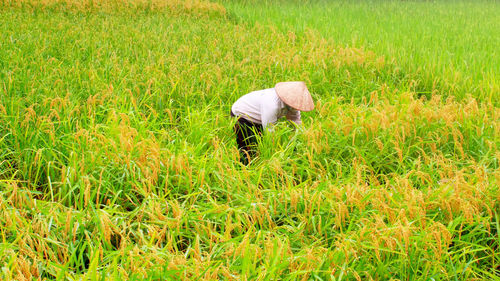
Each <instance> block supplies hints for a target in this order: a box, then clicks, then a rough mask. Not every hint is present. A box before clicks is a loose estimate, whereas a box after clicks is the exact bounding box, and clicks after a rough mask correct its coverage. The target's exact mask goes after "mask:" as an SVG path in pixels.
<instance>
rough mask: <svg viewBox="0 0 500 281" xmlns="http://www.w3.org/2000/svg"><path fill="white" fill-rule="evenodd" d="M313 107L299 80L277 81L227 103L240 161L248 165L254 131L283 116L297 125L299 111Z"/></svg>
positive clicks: (251, 156) (254, 150) (268, 128)
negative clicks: (268, 87) (270, 86)
mask: <svg viewBox="0 0 500 281" xmlns="http://www.w3.org/2000/svg"><path fill="white" fill-rule="evenodd" d="M313 109H314V102H313V99H312V97H311V94H310V93H309V90H308V89H307V86H306V84H305V83H304V82H302V81H291V82H280V83H277V84H276V85H275V86H274V88H270V89H265V90H260V91H253V92H250V93H248V94H246V95H244V96H242V97H240V98H239V99H238V100H237V101H236V102H235V103H234V104H233V105H232V107H231V116H232V117H235V118H237V120H236V123H235V125H234V131H235V133H236V142H237V144H238V150H239V151H240V162H241V163H243V164H244V165H248V164H249V163H250V161H251V160H252V159H253V158H254V157H255V155H256V145H257V135H261V134H262V131H263V130H264V129H266V130H268V131H272V128H271V127H272V124H274V123H275V122H276V121H277V120H278V119H280V118H281V117H284V116H286V118H287V119H288V120H289V121H292V122H294V123H295V124H297V125H300V124H301V123H302V121H301V119H300V112H301V111H311V110H313Z"/></svg>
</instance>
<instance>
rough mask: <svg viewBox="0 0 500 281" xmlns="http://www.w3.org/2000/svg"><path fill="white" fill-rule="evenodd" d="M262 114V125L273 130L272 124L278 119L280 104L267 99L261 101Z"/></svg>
mask: <svg viewBox="0 0 500 281" xmlns="http://www.w3.org/2000/svg"><path fill="white" fill-rule="evenodd" d="M260 114H261V121H262V127H264V129H267V130H268V131H272V124H274V123H275V122H276V121H277V120H278V106H277V104H276V103H275V102H273V101H272V100H266V101H263V102H262V103H261V106H260Z"/></svg>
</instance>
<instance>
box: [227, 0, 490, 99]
mask: <svg viewBox="0 0 500 281" xmlns="http://www.w3.org/2000/svg"><path fill="white" fill-rule="evenodd" d="M224 3H225V4H226V5H227V6H228V9H229V13H230V15H231V16H233V18H234V19H235V20H236V21H238V22H240V21H244V22H250V23H255V22H257V23H259V24H271V25H273V26H276V27H277V28H278V29H279V30H280V31H282V32H288V31H289V30H292V31H294V32H297V33H303V32H304V31H306V30H308V29H314V30H318V31H319V32H320V34H321V35H322V36H324V37H327V38H331V39H332V40H333V41H334V42H335V43H336V44H337V45H339V46H349V47H358V48H364V49H366V50H371V51H374V52H375V53H376V54H378V55H381V56H384V57H385V58H386V59H388V60H391V61H394V62H395V64H397V65H398V66H399V67H400V68H401V71H402V72H403V73H405V74H406V75H408V76H409V77H408V78H407V79H412V80H415V84H414V87H415V91H416V92H419V93H425V94H430V93H436V92H437V93H439V94H444V95H447V96H449V95H451V96H455V97H459V98H463V97H465V96H466V95H468V94H470V95H472V96H474V97H478V98H480V99H482V100H489V101H492V102H494V103H495V104H497V105H498V101H499V100H500V99H499V97H498V93H500V85H499V81H500V52H499V51H498V46H500V36H498V35H497V34H498V33H500V13H499V11H500V4H499V3H498V2H497V1H403V2H401V1H271V2H269V1H248V0H247V1H227V2H224Z"/></svg>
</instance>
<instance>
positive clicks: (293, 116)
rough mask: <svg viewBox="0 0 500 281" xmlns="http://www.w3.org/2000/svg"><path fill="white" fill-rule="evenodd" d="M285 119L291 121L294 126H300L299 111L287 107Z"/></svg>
mask: <svg viewBox="0 0 500 281" xmlns="http://www.w3.org/2000/svg"><path fill="white" fill-rule="evenodd" d="M286 119H287V120H289V121H292V122H293V123H295V124H296V125H300V124H302V120H300V111H299V110H296V109H294V108H291V107H289V109H288V113H287V114H286Z"/></svg>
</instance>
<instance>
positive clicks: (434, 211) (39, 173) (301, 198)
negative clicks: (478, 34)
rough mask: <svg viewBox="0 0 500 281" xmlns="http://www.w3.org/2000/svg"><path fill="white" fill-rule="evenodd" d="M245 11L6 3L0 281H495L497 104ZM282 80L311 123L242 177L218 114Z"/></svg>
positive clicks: (0, 42)
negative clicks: (303, 100) (305, 95)
mask: <svg viewBox="0 0 500 281" xmlns="http://www.w3.org/2000/svg"><path fill="white" fill-rule="evenodd" d="M280 3H281V2H280ZM323 4H324V5H327V4H325V3H323ZM224 5H225V6H224ZM276 5H278V4H276ZM289 5H297V4H296V3H294V2H290V3H289ZM332 5H337V4H336V3H334V4H332ZM367 5H368V4H367ZM391 5H394V6H392V7H393V8H394V9H397V7H398V6H397V5H396V4H394V3H393V4H391ZM450 5H451V4H450ZM225 7H228V8H225ZM276 7H277V6H271V7H270V9H276ZM296 7H300V5H299V6H296ZM325 7H326V8H325V9H328V6H325ZM403 7H404V5H403ZM228 9H230V10H228ZM240 9H241V10H237V8H236V6H234V5H230V4H228V3H225V2H223V3H212V2H208V1H189V0H187V1H180V0H175V1H174V0H172V1H156V0H130V1H122V0H113V1H112V0H95V1H72V0H64V1H62V0H46V1H41V0H40V1H38V0H4V1H2V2H0V222H1V223H0V239H1V241H0V268H1V270H0V279H2V280H33V279H34V280H87V279H88V280H122V279H127V280H179V279H182V280H200V279H201V280H214V279H221V280H254V279H259V280H276V279H279V280H391V279H392V280H430V279H434V280H488V279H489V280H494V279H498V278H499V274H500V272H499V266H500V256H499V255H498V252H499V250H498V249H499V241H500V240H499V237H498V232H499V225H500V213H499V211H498V210H499V207H500V206H499V199H500V191H499V188H498V185H499V184H500V183H499V181H500V170H499V162H498V161H499V160H498V159H499V157H500V152H499V150H498V144H499V143H500V139H499V135H500V134H499V133H500V122H499V120H500V110H499V109H498V100H496V96H497V95H498V92H497V90H498V88H495V87H496V86H494V87H490V88H488V87H483V90H484V92H481V94H477V93H476V92H471V94H469V95H466V94H463V95H462V94H457V95H456V96H455V95H454V94H453V91H450V88H449V85H446V84H436V85H435V87H436V88H435V91H432V92H430V93H429V94H422V93H421V92H419V91H418V86H416V85H417V84H418V83H419V82H416V81H417V80H416V79H422V80H421V81H427V80H426V79H427V78H426V76H425V75H427V74H425V73H422V72H421V71H418V70H415V69H407V70H406V71H407V74H404V75H403V74H402V72H401V67H402V65H403V64H402V63H401V62H400V61H398V60H394V59H390V58H388V57H387V56H386V54H384V53H377V52H376V50H374V49H372V48H367V47H364V46H360V44H356V45H345V44H339V42H338V41H337V40H335V39H332V38H331V37H329V36H325V34H324V33H322V31H321V30H315V29H307V30H303V31H299V30H294V29H293V28H287V29H283V28H282V27H279V26H278V24H275V23H268V24H265V23H258V22H252V21H251V20H248V21H247V20H235V18H237V14H236V12H239V13H245V12H248V11H251V7H247V6H242V7H240ZM246 9H248V10H246ZM318 13H319V12H318ZM472 14H473V15H474V16H476V17H480V16H481V15H480V14H475V13H472ZM283 19H286V17H284V16H283ZM311 20H312V19H311ZM311 26H313V25H311ZM464 40H465V39H464ZM481 43H484V44H488V43H486V42H482V41H481ZM426 44H431V42H428V41H427V42H426ZM463 44H464V45H466V44H468V43H467V42H464V43H463ZM397 47H398V46H397V45H396V46H395V48H397ZM442 51H443V52H444V51H446V50H442ZM495 59H498V58H496V57H495ZM410 62H411V58H408V61H406V62H404V64H407V63H410ZM414 63H415V64H418V63H419V61H415V62H414ZM429 63H430V62H429ZM451 70H453V69H451ZM451 70H450V71H451ZM476 71H482V70H479V69H476ZM484 71H486V72H487V73H494V72H495V68H494V66H493V67H491V68H489V69H486V70H484ZM488 71H490V72H488ZM428 74H429V75H432V76H433V77H441V78H442V79H444V80H446V79H448V78H449V77H450V76H448V74H443V73H441V72H439V71H437V72H434V71H433V68H430V70H429V73H428ZM476 74H477V75H481V74H480V73H476ZM476 74H475V75H476ZM486 75H488V74H486ZM487 77H493V76H487ZM287 80H303V81H306V83H307V85H308V87H309V89H310V90H311V92H312V94H313V98H314V100H315V102H316V109H315V110H314V111H312V112H310V113H304V114H303V123H304V124H303V126H302V127H300V128H294V127H293V126H292V125H290V124H287V123H286V122H281V123H279V124H277V126H276V127H275V130H274V133H272V134H267V133H266V134H264V135H263V136H262V137H261V138H260V143H259V156H258V158H257V159H256V160H255V161H253V162H252V164H251V165H249V166H244V165H241V164H240V162H239V159H238V157H239V153H238V151H237V148H236V143H235V137H234V135H233V131H232V125H233V124H234V120H232V119H231V118H230V116H229V109H230V106H231V104H232V102H234V101H235V100H236V99H237V98H238V97H239V96H241V95H243V94H245V93H247V92H250V91H252V90H256V89H263V88H268V87H272V86H273V85H274V84H275V83H276V82H279V81H287ZM488 81H489V80H488ZM491 81H493V82H492V83H493V84H491V85H498V83H497V81H496V80H495V79H493V80H491ZM416 83H417V84H416ZM471 83H472V84H460V87H462V88H460V89H466V88H467V87H469V85H473V84H474V83H478V84H474V85H476V86H477V87H482V86H481V85H483V86H484V85H485V84H481V83H482V82H478V81H477V80H474V79H473V80H471ZM495 83H496V84H495Z"/></svg>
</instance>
